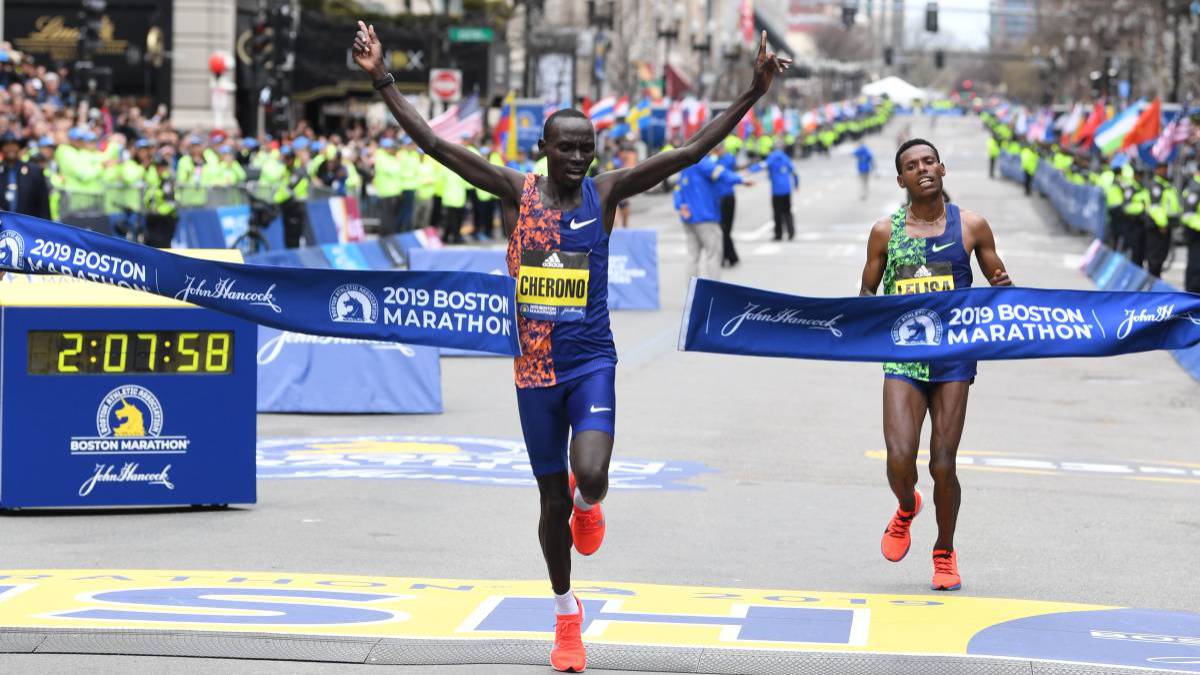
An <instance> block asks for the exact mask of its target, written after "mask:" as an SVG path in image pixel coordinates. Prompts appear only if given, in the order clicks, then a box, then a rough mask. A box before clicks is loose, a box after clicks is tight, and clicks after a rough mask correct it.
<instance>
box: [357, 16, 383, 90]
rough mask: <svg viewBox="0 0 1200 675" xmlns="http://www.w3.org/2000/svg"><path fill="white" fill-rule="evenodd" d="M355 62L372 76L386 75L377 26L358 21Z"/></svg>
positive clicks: (377, 77) (375, 77) (376, 77)
mask: <svg viewBox="0 0 1200 675" xmlns="http://www.w3.org/2000/svg"><path fill="white" fill-rule="evenodd" d="M354 62H355V63H357V64H358V67H359V68H362V69H363V70H364V71H366V72H367V74H369V75H370V76H371V77H372V78H374V79H379V78H381V77H383V76H384V68H383V45H382V44H380V42H379V37H378V36H376V35H375V26H368V25H367V24H365V23H363V22H362V21H359V22H358V32H357V33H355V34H354Z"/></svg>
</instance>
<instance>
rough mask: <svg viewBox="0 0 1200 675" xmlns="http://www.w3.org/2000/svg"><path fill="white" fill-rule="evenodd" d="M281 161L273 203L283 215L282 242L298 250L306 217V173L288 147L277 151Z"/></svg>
mask: <svg viewBox="0 0 1200 675" xmlns="http://www.w3.org/2000/svg"><path fill="white" fill-rule="evenodd" d="M279 152H280V156H281V158H282V159H283V168H284V172H283V181H282V182H281V183H279V186H278V187H277V188H276V190H275V198H274V201H275V203H276V204H278V205H279V208H280V211H281V212H282V214H283V242H284V246H286V247H287V248H299V247H300V237H301V235H303V234H304V221H305V218H306V217H307V215H308V214H307V210H308V208H307V206H306V202H307V200H308V171H307V170H306V169H305V168H304V165H302V164H301V163H300V162H299V161H298V159H297V157H296V150H295V148H293V147H292V146H290V145H285V146H283V147H282V148H280V149H279Z"/></svg>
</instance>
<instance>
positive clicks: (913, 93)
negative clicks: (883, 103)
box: [862, 76, 929, 106]
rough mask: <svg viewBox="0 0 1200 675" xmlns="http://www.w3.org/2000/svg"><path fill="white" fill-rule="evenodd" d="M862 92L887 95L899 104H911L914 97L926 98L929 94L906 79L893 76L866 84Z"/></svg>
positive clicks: (868, 94)
mask: <svg viewBox="0 0 1200 675" xmlns="http://www.w3.org/2000/svg"><path fill="white" fill-rule="evenodd" d="M862 93H863V94H864V95H866V96H885V95H886V96H887V97H888V98H890V99H892V101H894V102H895V103H897V104H898V105H904V106H907V105H911V104H912V102H913V100H914V99H921V100H926V99H928V98H929V95H928V94H927V93H926V92H925V90H923V89H921V88H919V87H915V86H913V85H911V84H909V83H908V82H905V81H904V80H902V79H900V78H898V77H895V76H892V77H885V78H883V79H882V80H876V81H875V82H871V83H869V84H864V85H863V88H862Z"/></svg>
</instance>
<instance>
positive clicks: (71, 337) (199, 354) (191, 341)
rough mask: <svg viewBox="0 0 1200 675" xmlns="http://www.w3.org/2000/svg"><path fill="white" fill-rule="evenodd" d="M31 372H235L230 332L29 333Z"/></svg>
mask: <svg viewBox="0 0 1200 675" xmlns="http://www.w3.org/2000/svg"><path fill="white" fill-rule="evenodd" d="M28 372H29V374H30V375H119V374H125V373H138V374H155V373H161V374H172V375H176V374H208V375H225V374H229V373H232V372H233V333H231V332H230V331H154V330H150V331H108V330H93V331H36V330H35V331H29V368H28Z"/></svg>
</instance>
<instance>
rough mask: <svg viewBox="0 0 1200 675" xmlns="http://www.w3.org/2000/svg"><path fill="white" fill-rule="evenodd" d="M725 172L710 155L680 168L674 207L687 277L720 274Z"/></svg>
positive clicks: (718, 275)
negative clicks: (680, 227)
mask: <svg viewBox="0 0 1200 675" xmlns="http://www.w3.org/2000/svg"><path fill="white" fill-rule="evenodd" d="M725 173H726V169H725V167H723V166H721V165H720V164H718V163H717V162H716V161H715V160H714V159H713V158H712V157H711V156H709V157H705V158H704V159H702V160H700V161H699V162H696V163H695V164H693V165H691V166H689V167H688V168H686V169H684V170H683V171H681V172H680V173H679V181H678V182H677V183H676V184H675V210H676V211H678V212H679V218H680V220H682V221H683V231H684V233H686V234H687V250H688V265H687V278H688V279H689V280H690V279H691V278H692V277H696V276H698V277H706V278H709V279H719V278H720V276H721V255H722V248H721V224H720V222H721V196H720V190H721V188H720V185H721V183H722V176H723V174H725ZM726 180H728V179H726Z"/></svg>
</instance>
